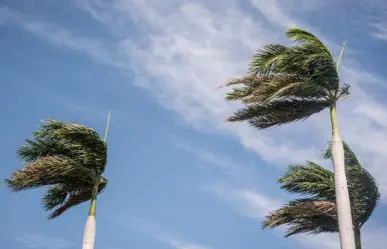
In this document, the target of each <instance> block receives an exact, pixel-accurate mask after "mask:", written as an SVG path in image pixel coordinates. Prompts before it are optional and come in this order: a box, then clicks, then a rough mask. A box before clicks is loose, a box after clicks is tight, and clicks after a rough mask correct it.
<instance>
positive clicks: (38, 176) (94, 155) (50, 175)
mask: <svg viewBox="0 0 387 249" xmlns="http://www.w3.org/2000/svg"><path fill="white" fill-rule="evenodd" d="M39 128H40V129H39V130H38V131H37V132H34V133H33V138H34V139H33V140H30V139H27V140H26V144H25V145H24V146H22V147H21V148H20V149H19V150H18V155H19V156H20V158H22V159H23V160H24V161H25V167H23V168H21V169H19V170H17V171H16V172H14V173H13V174H12V176H11V177H10V178H9V179H6V183H7V185H8V186H9V188H10V189H11V190H13V191H20V190H25V189H31V188H37V187H43V186H49V189H48V190H47V192H46V194H45V195H44V196H43V198H42V204H43V206H44V207H45V208H46V210H54V211H53V213H52V214H51V215H50V216H49V218H54V217H57V216H58V215H60V214H62V213H63V212H64V211H66V210H67V209H68V208H70V207H73V206H75V205H78V204H80V203H82V202H84V201H87V200H90V199H91V193H92V189H93V186H94V184H95V182H96V181H98V180H99V179H100V180H99V181H100V184H99V192H101V191H103V189H104V188H105V187H106V184H107V180H106V179H105V178H100V175H101V174H102V173H103V172H104V170H105V165H106V162H107V145H106V143H104V142H103V141H102V140H101V138H100V137H99V136H98V134H97V133H96V132H95V131H94V130H93V129H90V128H87V127H85V126H83V125H80V124H77V123H63V122H58V121H55V120H45V121H44V122H43V124H42V125H41V126H40V127H39Z"/></svg>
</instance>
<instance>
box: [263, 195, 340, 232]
mask: <svg viewBox="0 0 387 249" xmlns="http://www.w3.org/2000/svg"><path fill="white" fill-rule="evenodd" d="M336 212H337V211H336V205H335V203H334V202H330V201H323V200H319V199H313V198H306V199H298V200H295V201H291V202H289V203H288V204H286V205H285V206H284V207H282V208H280V209H277V210H275V211H273V212H270V213H269V215H268V216H266V217H265V220H264V221H263V223H262V226H263V227H264V228H275V227H278V226H281V225H287V232H286V235H285V236H286V237H288V236H291V235H294V234H298V233H312V234H317V233H321V232H337V231H338V225H337V217H336Z"/></svg>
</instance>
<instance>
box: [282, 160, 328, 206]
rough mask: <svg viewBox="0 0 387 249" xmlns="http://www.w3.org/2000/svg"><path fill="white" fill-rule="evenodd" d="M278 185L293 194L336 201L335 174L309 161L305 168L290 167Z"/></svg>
mask: <svg viewBox="0 0 387 249" xmlns="http://www.w3.org/2000/svg"><path fill="white" fill-rule="evenodd" d="M278 183H280V184H281V189H285V190H286V191H288V192H291V193H297V194H302V195H306V196H312V198H319V199H325V200H329V201H333V202H334V201H335V182H334V174H333V172H331V171H330V170H327V169H325V168H324V167H322V166H320V165H318V164H316V163H314V162H311V161H307V162H306V165H305V166H304V165H291V166H289V167H288V170H287V171H286V173H285V174H284V175H283V176H282V177H281V178H280V179H279V181H278Z"/></svg>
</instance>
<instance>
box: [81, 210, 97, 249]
mask: <svg viewBox="0 0 387 249" xmlns="http://www.w3.org/2000/svg"><path fill="white" fill-rule="evenodd" d="M95 232H96V222H95V216H91V215H90V216H89V217H88V218H87V221H86V225H85V232H84V234H83V243H82V249H94V241H95Z"/></svg>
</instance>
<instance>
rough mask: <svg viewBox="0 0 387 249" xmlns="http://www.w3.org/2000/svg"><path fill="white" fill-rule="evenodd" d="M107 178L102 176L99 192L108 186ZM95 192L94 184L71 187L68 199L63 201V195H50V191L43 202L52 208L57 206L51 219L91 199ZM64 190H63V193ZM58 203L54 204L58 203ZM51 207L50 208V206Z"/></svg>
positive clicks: (50, 216)
mask: <svg viewBox="0 0 387 249" xmlns="http://www.w3.org/2000/svg"><path fill="white" fill-rule="evenodd" d="M107 183H108V181H107V179H106V178H103V177H101V180H100V184H99V186H98V194H100V193H102V192H103V191H104V190H105V188H106V186H107ZM92 192H93V184H89V185H84V186H78V187H77V188H75V189H70V190H69V191H68V192H67V195H66V197H67V196H68V198H67V199H65V200H64V201H62V199H60V197H62V196H59V195H58V196H53V195H51V196H49V195H48V193H47V194H46V195H45V196H44V197H43V199H42V203H43V206H45V207H46V208H47V209H49V210H52V209H54V208H55V207H56V209H55V210H54V211H53V212H52V213H51V214H50V215H49V216H48V218H49V219H54V218H56V217H58V216H60V215H61V214H63V213H64V212H65V211H67V210H68V209H70V208H72V207H74V206H77V205H79V204H81V203H83V202H86V201H89V200H90V199H91V196H92ZM63 193H64V191H63V190H62V194H63ZM56 203H57V205H54V204H56ZM48 207H49V208H48Z"/></svg>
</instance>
